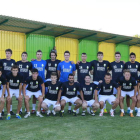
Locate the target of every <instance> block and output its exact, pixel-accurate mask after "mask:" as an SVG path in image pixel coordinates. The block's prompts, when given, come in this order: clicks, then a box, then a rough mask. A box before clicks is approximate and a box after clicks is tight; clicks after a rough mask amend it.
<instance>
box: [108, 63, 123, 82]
mask: <svg viewBox="0 0 140 140" xmlns="http://www.w3.org/2000/svg"><path fill="white" fill-rule="evenodd" d="M123 67H124V63H123V61H120V62H119V63H117V62H115V61H114V62H112V63H110V67H109V70H112V80H113V81H115V82H118V81H119V78H120V77H122V76H123Z"/></svg>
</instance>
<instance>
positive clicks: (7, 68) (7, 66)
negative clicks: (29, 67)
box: [0, 49, 15, 115]
mask: <svg viewBox="0 0 140 140" xmlns="http://www.w3.org/2000/svg"><path fill="white" fill-rule="evenodd" d="M12 53H13V52H12V50H11V49H6V50H5V54H6V59H1V60H0V67H1V68H2V75H3V76H4V77H5V78H6V75H7V74H8V73H9V72H11V68H12V66H13V65H14V64H15V60H13V59H11V56H12ZM6 93H7V90H6V91H5V94H6ZM2 114H3V115H4V110H3V112H2ZM10 114H11V115H15V113H14V112H13V111H12V101H11V105H10Z"/></svg>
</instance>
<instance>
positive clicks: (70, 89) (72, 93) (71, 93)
mask: <svg viewBox="0 0 140 140" xmlns="http://www.w3.org/2000/svg"><path fill="white" fill-rule="evenodd" d="M62 91H63V96H66V97H67V98H73V97H76V96H77V91H79V92H80V91H81V89H80V84H79V83H77V82H74V84H73V85H69V81H68V82H65V83H63V85H62Z"/></svg>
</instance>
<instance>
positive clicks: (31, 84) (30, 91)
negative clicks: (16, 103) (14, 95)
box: [23, 69, 45, 118]
mask: <svg viewBox="0 0 140 140" xmlns="http://www.w3.org/2000/svg"><path fill="white" fill-rule="evenodd" d="M27 85H28V86H27ZM40 85H41V87H40ZM26 86H27V89H26ZM41 88H42V92H41ZM44 94H45V86H44V82H43V79H42V78H41V77H40V76H38V70H37V69H32V76H30V77H28V78H27V79H26V81H25V83H24V84H23V95H24V98H25V105H26V109H27V114H26V115H25V116H24V118H28V117H29V116H30V111H29V100H30V98H31V96H33V95H34V96H35V98H37V100H38V101H39V103H38V109H37V113H36V116H38V117H43V116H42V115H41V113H40V109H41V104H42V101H43V97H44Z"/></svg>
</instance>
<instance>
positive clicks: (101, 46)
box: [98, 42, 115, 62]
mask: <svg viewBox="0 0 140 140" xmlns="http://www.w3.org/2000/svg"><path fill="white" fill-rule="evenodd" d="M98 51H101V52H103V53H104V57H103V60H108V61H109V62H112V61H114V60H115V57H114V54H115V44H114V43H106V42H100V43H98Z"/></svg>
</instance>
